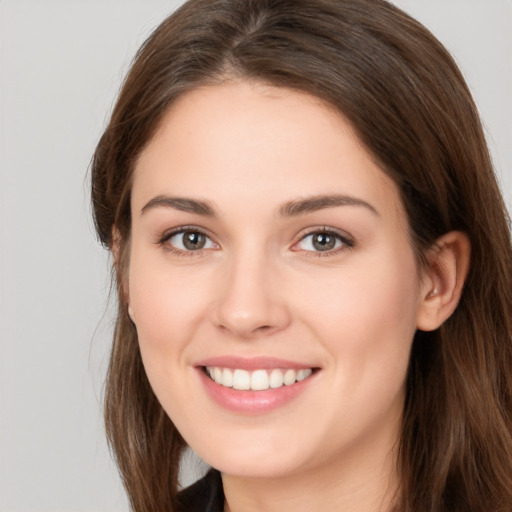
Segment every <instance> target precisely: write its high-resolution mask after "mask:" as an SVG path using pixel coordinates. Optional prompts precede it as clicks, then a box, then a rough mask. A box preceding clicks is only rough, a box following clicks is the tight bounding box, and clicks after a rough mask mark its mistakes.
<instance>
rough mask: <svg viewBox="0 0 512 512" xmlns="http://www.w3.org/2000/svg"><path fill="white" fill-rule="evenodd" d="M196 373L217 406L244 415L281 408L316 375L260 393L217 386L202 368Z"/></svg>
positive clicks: (304, 388)
mask: <svg viewBox="0 0 512 512" xmlns="http://www.w3.org/2000/svg"><path fill="white" fill-rule="evenodd" d="M198 373H199V376H200V379H201V381H202V383H203V385H204V387H205V389H206V392H207V393H208V395H209V396H210V397H211V398H212V399H213V400H214V401H215V402H216V403H217V404H218V405H220V406H221V407H223V408H224V409H228V410H229V411H233V412H238V413H245V414H261V413H265V412H270V411H272V410H274V409H277V408H279V407H283V406H284V405H286V404H288V403H289V402H291V401H292V400H293V399H295V398H296V397H297V396H299V395H300V394H301V393H303V392H304V391H305V390H306V389H307V387H308V386H309V385H310V383H311V381H312V380H314V379H315V376H316V375H317V372H314V373H313V374H312V375H311V376H309V377H308V378H307V379H304V380H301V381H300V382H296V383H295V384H291V385H290V386H286V385H284V386H281V387H280V388H269V389H265V390H262V391H251V390H249V391H240V390H236V389H233V388H228V387H226V386H222V385H220V384H217V383H216V382H215V381H213V380H212V379H211V378H210V377H208V376H207V375H206V373H205V372H204V369H203V368H198Z"/></svg>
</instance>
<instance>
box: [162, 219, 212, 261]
mask: <svg viewBox="0 0 512 512" xmlns="http://www.w3.org/2000/svg"><path fill="white" fill-rule="evenodd" d="M186 232H193V233H200V234H202V235H204V236H205V237H206V238H208V239H209V240H210V241H211V242H212V243H213V244H214V245H215V246H216V247H215V249H218V248H220V244H219V243H218V242H217V241H216V240H215V238H214V237H213V236H212V235H211V234H210V233H209V232H208V230H206V229H204V228H200V227H199V226H194V225H187V226H178V227H175V228H172V229H169V230H167V231H165V232H164V233H163V234H162V235H160V236H159V238H158V240H157V242H156V243H157V244H158V245H160V246H162V247H164V248H165V250H167V251H169V252H170V253H174V254H178V255H185V256H200V255H202V254H203V253H204V252H205V251H210V250H212V248H206V249H197V250H195V251H192V250H184V249H179V248H177V247H174V246H172V245H171V244H167V242H168V241H169V240H170V239H171V238H172V237H173V236H176V235H179V234H180V233H186ZM166 244H167V245H166Z"/></svg>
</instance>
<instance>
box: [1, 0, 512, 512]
mask: <svg viewBox="0 0 512 512" xmlns="http://www.w3.org/2000/svg"><path fill="white" fill-rule="evenodd" d="M179 3H181V2H180V1H174V2H173V1H163V0H151V1H149V0H123V1H121V0H117V1H116V0H103V1H100V0H89V1H85V0H82V1H79V0H61V1H58V0H42V1H41V0H32V1H29V0H3V1H0V36H1V41H0V52H1V53H0V59H1V60H0V102H1V103H0V109H1V110H0V123H1V124H0V130H1V131H0V144H1V146H0V339H1V345H0V375H1V376H0V379H1V380H0V390H1V395H0V405H1V410H0V443H1V444H0V450H1V452H0V454H1V465H0V511H1V512H74V511H77V512H78V511H88V512H96V511H112V512H116V511H124V510H127V504H126V499H125V498H124V496H123V491H122V488H121V485H120V482H119V479H118V477H117V474H116V470H115V468H114V467H113V464H112V463H111V461H110V458H109V454H108V451H107V448H106V445H105V442H104V439H103V427H102V421H101V404H100V401H101V400H100V399H101V394H102V386H103V384H102V377H103V374H104V370H105V367H106V362H107V357H106V355H107V353H108V346H109V339H110V334H111V324H112V320H111V318H112V315H111V312H110V311H109V309H108V301H107V296H108V293H109V270H108V264H109V261H108V258H107V255H106V254H105V253H104V251H103V250H102V249H101V248H100V247H99V246H98V244H97V243H96V240H95V236H94V231H93V227H92V222H91V220H90V212H89V206H88V181H87V178H86V171H87V169H88V164H89V160H90V157H91V154H92V152H93V149H94V146H95V143H96V142H97V140H98V137H99V135H100V133H101V131H102V127H103V126H104V125H105V121H106V118H107V114H108V112H109V111H110V108H111V106H112V102H113V99H114V97H115V94H116V92H117V90H118V87H119V84H120V80H121V77H122V76H123V74H124V73H125V72H126V70H127V69H128V65H129V61H130V59H131V57H132V56H133V54H134V52H135V50H136V48H137V47H138V46H139V45H140V44H141V43H142V41H143V40H144V39H145V37H146V36H147V35H148V34H149V32H150V31H151V30H152V29H153V28H154V27H155V26H156V25H157V24H158V22H159V21H161V20H162V19H163V18H164V16H165V15H167V14H168V13H169V12H170V11H172V10H173V9H174V8H175V7H176V6H177V5H178V4H179ZM396 3H397V4H398V5H399V6H401V7H403V8H405V9H406V10H407V11H409V12H410V13H411V14H413V15H414V16H416V17H417V18H418V19H420V20H421V21H422V22H423V23H425V24H426V25H427V26H428V27H429V28H430V29H431V30H432V31H433V32H434V33H435V34H436V35H437V36H438V37H439V38H440V39H441V40H442V41H443V42H444V43H445V44H446V45H447V47H448V48H449V49H450V50H451V51H452V52H453V54H454V55H455V57H456V59H457V61H458V62H459V64H460V66H461V67H462V69H463V71H464V73H465V75H466V77H467V79H468V81H469V84H470V86H471V88H472V90H473V92H474V95H475V98H476V101H477V103H478V105H479V107H480V110H481V113H482V117H483V120H484V123H485V126H486V129H487V135H488V140H489V143H490V146H491V149H492V152H493V155H494V159H495V162H496V165H497V168H498V172H499V174H500V176H501V179H502V186H503V190H504V192H505V196H506V199H507V202H508V204H509V206H510V205H511V204H512V97H511V96H512V95H511V93H510V91H512V2H511V0H400V1H398V0H397V1H396ZM189 477H190V476H189Z"/></svg>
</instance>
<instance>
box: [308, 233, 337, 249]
mask: <svg viewBox="0 0 512 512" xmlns="http://www.w3.org/2000/svg"><path fill="white" fill-rule="evenodd" d="M312 237H313V238H312V244H313V247H314V248H315V249H316V250H317V251H330V250H331V249H334V247H335V246H336V238H335V237H334V235H332V234H331V233H315V234H313V235H312Z"/></svg>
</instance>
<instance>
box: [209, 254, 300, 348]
mask: <svg viewBox="0 0 512 512" xmlns="http://www.w3.org/2000/svg"><path fill="white" fill-rule="evenodd" d="M226 267H227V268H226V271H225V273H224V277H223V280H224V282H223V283H222V286H221V291H220V294H219V297H218V303H217V307H216V309H217V310H216V315H215V321H216V323H217V325H218V326H219V327H221V328H223V329H226V330H228V331H230V332H231V333H232V334H234V335H236V336H238V337H243V338H246V337H251V336H254V335H256V334H262V333H271V332H275V331H278V330H281V329H283V328H284V327H286V325H287V324H288V322H289V320H290V318H289V313H288V308H287V305H286V304H285V302H284V301H283V299H282V297H281V295H280V293H279V281H280V279H279V269H278V268H277V265H276V262H275V261H273V259H272V258H270V257H269V255H268V254H267V253H266V251H265V249H264V248H262V247H261V245H260V246H259V247H254V245H253V246H250V245H248V246H245V247H238V248H237V249H236V250H234V251H233V252H232V254H231V255H230V257H229V258H227V261H226Z"/></svg>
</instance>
